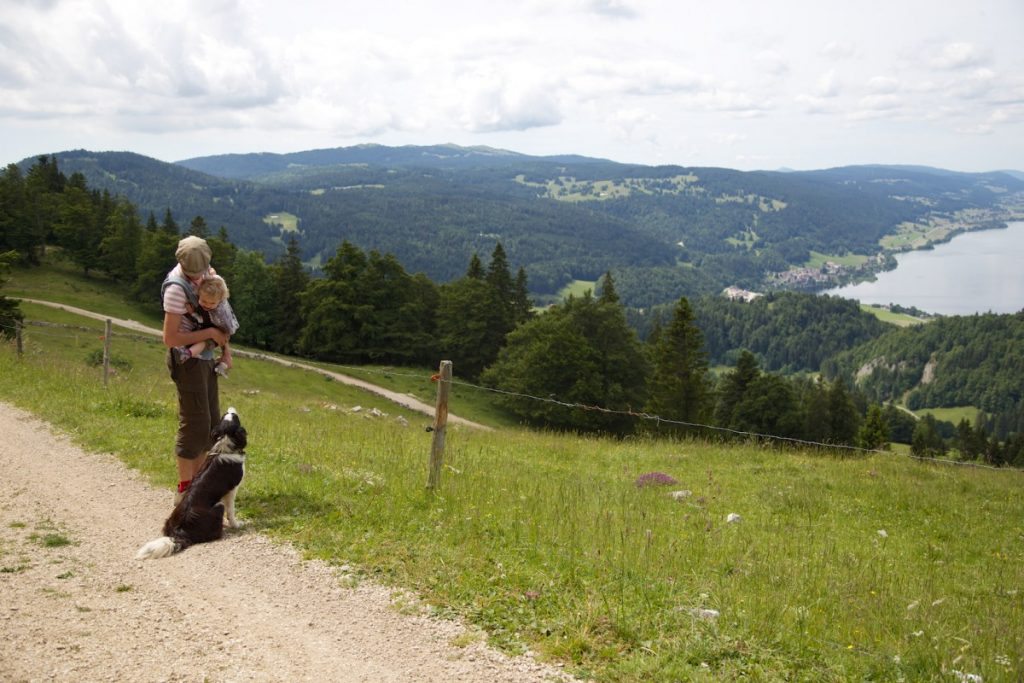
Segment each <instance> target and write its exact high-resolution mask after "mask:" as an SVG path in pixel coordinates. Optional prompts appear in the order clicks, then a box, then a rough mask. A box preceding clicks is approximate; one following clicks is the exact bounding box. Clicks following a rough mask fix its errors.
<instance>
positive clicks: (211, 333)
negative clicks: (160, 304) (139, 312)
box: [164, 311, 228, 348]
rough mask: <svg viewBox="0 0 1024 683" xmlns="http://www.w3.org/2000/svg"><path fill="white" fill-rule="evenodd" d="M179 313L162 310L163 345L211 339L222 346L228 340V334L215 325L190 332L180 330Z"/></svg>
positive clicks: (184, 344) (189, 343)
mask: <svg viewBox="0 0 1024 683" xmlns="http://www.w3.org/2000/svg"><path fill="white" fill-rule="evenodd" d="M181 315H182V314H181V313H168V312H166V311H165V312H164V346H166V347H168V348H170V347H174V346H191V345H192V344H195V343H196V342H201V341H205V340H207V339H212V340H213V343H214V344H216V345H217V346H224V344H226V343H227V341H228V335H226V334H224V332H222V331H221V330H218V329H217V328H216V327H207V328H205V329H201V330H193V331H192V332H181V331H180V329H179V328H180V327H181Z"/></svg>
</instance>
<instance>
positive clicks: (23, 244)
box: [0, 164, 43, 263]
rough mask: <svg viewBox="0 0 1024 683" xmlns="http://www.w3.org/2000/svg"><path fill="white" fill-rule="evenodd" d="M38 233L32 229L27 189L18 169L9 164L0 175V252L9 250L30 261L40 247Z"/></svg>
mask: <svg viewBox="0 0 1024 683" xmlns="http://www.w3.org/2000/svg"><path fill="white" fill-rule="evenodd" d="M42 242H43V240H42V237H41V236H39V235H37V234H36V233H35V231H34V230H33V229H32V220H31V213H30V212H29V209H28V190H27V187H26V185H25V179H24V178H23V177H22V175H21V169H19V168H18V165H17V164H9V165H8V166H7V168H5V169H4V172H3V174H2V175H0V253H3V252H6V251H9V250H13V251H15V252H17V253H18V255H19V259H20V260H22V261H24V262H26V263H31V262H33V261H32V259H33V255H35V254H36V253H37V252H39V251H40V250H41V249H42Z"/></svg>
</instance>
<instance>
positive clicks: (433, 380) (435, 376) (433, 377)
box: [430, 374, 441, 382]
mask: <svg viewBox="0 0 1024 683" xmlns="http://www.w3.org/2000/svg"><path fill="white" fill-rule="evenodd" d="M439 379H441V375H437V374H435V375H431V376H430V381H431V382H436V381H437V380H439Z"/></svg>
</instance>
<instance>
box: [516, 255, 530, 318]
mask: <svg viewBox="0 0 1024 683" xmlns="http://www.w3.org/2000/svg"><path fill="white" fill-rule="evenodd" d="M532 316H533V302H532V301H531V300H530V288H529V287H528V286H527V283H526V269H525V268H523V267H522V266H520V267H519V271H518V272H516V281H515V284H514V285H513V288H512V318H513V320H514V322H515V324H516V325H521V324H522V323H524V322H526V321H527V320H529V319H530V318H531V317H532Z"/></svg>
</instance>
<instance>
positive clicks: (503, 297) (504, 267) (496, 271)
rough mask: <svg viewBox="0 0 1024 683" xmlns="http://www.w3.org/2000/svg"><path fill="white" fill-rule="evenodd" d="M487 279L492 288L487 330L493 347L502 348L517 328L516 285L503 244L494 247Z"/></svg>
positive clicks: (489, 297)
mask: <svg viewBox="0 0 1024 683" xmlns="http://www.w3.org/2000/svg"><path fill="white" fill-rule="evenodd" d="M471 267H472V265H471ZM485 279H486V281H487V284H488V285H489V287H490V292H489V294H488V300H489V308H488V316H487V330H488V333H489V335H490V338H491V339H490V342H491V345H493V346H494V347H495V348H501V347H502V346H503V345H504V344H505V336H506V335H508V333H509V332H511V331H512V330H513V329H514V328H515V326H516V322H515V319H516V317H515V312H514V308H513V298H514V295H515V290H514V284H513V282H512V274H511V272H510V271H509V268H508V259H507V258H506V257H505V249H504V248H503V247H502V246H501V242H498V244H497V245H495V247H494V252H493V253H492V254H491V263H490V265H489V266H488V267H487V276H486V278H485Z"/></svg>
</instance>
